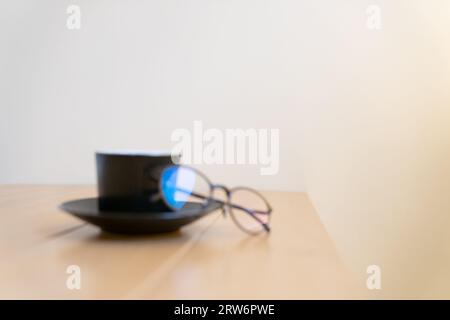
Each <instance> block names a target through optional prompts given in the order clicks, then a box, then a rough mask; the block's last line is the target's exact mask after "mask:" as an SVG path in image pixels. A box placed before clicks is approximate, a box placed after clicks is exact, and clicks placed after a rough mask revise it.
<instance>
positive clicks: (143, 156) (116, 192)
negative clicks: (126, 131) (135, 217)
mask: <svg viewBox="0 0 450 320" xmlns="http://www.w3.org/2000/svg"><path fill="white" fill-rule="evenodd" d="M95 157H96V164H97V188H98V195H99V209H100V210H101V211H121V212H124V211H126V212H164V211H171V210H170V208H169V207H167V205H166V204H165V203H164V201H163V200H162V199H161V197H160V196H159V176H160V173H161V171H162V170H163V169H164V167H166V166H169V165H172V164H173V161H172V158H173V157H172V155H171V154H170V153H169V152H167V153H161V152H146V151H98V152H96V154H95Z"/></svg>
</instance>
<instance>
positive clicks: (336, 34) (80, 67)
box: [0, 0, 450, 297]
mask: <svg viewBox="0 0 450 320" xmlns="http://www.w3.org/2000/svg"><path fill="white" fill-rule="evenodd" d="M69 4H77V5H79V6H80V7H81V10H82V28H81V30H79V31H69V30H67V28H66V18H67V15H66V8H67V6H68V5H69ZM369 4H377V5H379V6H380V8H381V9H382V14H383V16H382V17H383V29H382V30H380V31H370V30H368V29H367V28H366V19H367V16H366V8H367V6H368V5H369ZM0 17H1V18H0V40H1V43H0V68H1V69H0V90H1V93H0V110H1V117H0V130H1V131H0V150H1V158H0V159H1V160H0V161H1V162H0V164H1V165H0V182H1V183H63V184H74V183H75V184H78V183H83V184H84V183H89V184H90V183H94V181H95V180H94V177H95V171H94V158H93V152H94V150H95V149H103V148H140V149H167V148H170V146H171V142H170V134H171V132H172V131H173V130H174V129H176V128H188V129H190V128H192V121H193V120H202V121H203V122H204V124H205V126H206V127H211V128H212V127H214V128H219V129H226V128H279V129H280V130H281V137H280V138H281V141H280V172H279V174H278V175H275V176H271V177H267V176H260V175H259V174H258V172H259V170H258V168H256V167H250V168H242V167H239V166H236V167H234V166H233V167H226V168H222V167H220V168H204V170H205V171H207V173H208V175H209V176H210V177H211V179H213V180H214V181H218V182H223V183H226V184H230V185H236V184H246V185H250V186H255V187H259V188H262V189H272V190H294V191H304V190H306V191H308V193H309V195H310V197H311V199H312V201H313V203H314V205H315V206H316V208H317V210H318V213H319V214H320V216H321V218H322V220H323V221H324V224H325V226H326V227H327V229H328V230H329V232H330V234H331V236H332V237H333V239H334V240H335V242H336V244H337V247H338V249H339V250H340V251H341V252H342V253H343V257H344V258H345V261H346V262H347V263H348V264H349V265H351V266H352V267H353V269H354V270H355V272H356V273H358V274H359V275H360V276H361V277H362V278H364V277H365V276H366V274H365V266H367V265H369V264H377V265H380V266H381V267H382V270H383V272H384V273H383V275H384V278H383V279H384V280H383V287H384V289H385V290H387V291H385V292H389V294H390V297H397V294H401V295H402V297H405V295H410V296H412V297H427V295H428V296H431V297H433V296H436V294H443V295H444V296H447V297H448V295H446V294H450V292H449V291H450V289H449V288H450V277H448V271H447V270H449V269H450V267H449V265H450V262H449V258H448V257H449V256H450V255H449V254H448V251H449V250H448V243H449V240H450V239H449V238H448V236H447V234H448V226H449V225H450V223H449V219H450V218H449V212H450V203H449V199H450V196H449V194H450V192H449V191H450V179H449V178H450V165H449V159H450V157H449V155H450V154H449V153H450V152H449V150H450V129H449V128H450V126H449V119H450V90H449V88H450V72H449V71H450V59H449V57H450V42H449V39H450V18H449V17H450V2H449V1H446V0H433V1H425V0H409V1H406V0H395V1H392V0H389V1H375V0H374V1H365V0H345V1H344V0H341V1H334V0H327V1H325V0H314V1H313V0H302V1H300V0H266V1H262V0H185V1H181V0H177V1H175V0H166V1H138V0H132V1H125V0H120V1H119V0H117V1H112V0H108V1H106V0H104V1H100V0H95V1H92V0H91V1H81V0H73V1H70V2H69V1H56V0H53V1H50V0H39V1H37V0H36V1H34V0H27V1H24V0H15V1H3V2H2V3H1V5H0ZM431 266H432V267H431ZM418 279H420V280H418ZM389 289H391V290H390V291H389Z"/></svg>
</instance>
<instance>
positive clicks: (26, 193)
mask: <svg viewBox="0 0 450 320" xmlns="http://www.w3.org/2000/svg"><path fill="white" fill-rule="evenodd" d="M95 194H96V191H95V188H94V187H79V186H77V187H74V186H15V185H12V186H0V215H1V219H2V220H1V221H2V222H1V224H0V298H2V299H16V298H24V299H41V298H42V299H110V298H114V299H134V298H137V299H140V298H143V299H247V298H248V299H310V298H325V299H328V298H352V297H359V296H360V295H359V294H358V292H359V287H360V286H358V285H357V284H356V283H354V281H353V277H352V275H351V274H350V273H349V272H348V271H347V269H346V268H345V266H344V265H343V263H342V262H341V261H340V259H339V256H338V254H337V252H336V249H335V247H334V245H333V242H332V241H331V239H330V237H329V236H328V234H327V232H326V230H325V228H324V227H323V225H322V223H321V221H320V219H319V217H318V215H317V214H316V213H315V211H314V208H313V207H312V206H311V203H310V201H309V200H308V197H307V196H306V195H305V194H304V193H289V192H266V193H264V194H265V196H267V198H268V199H269V201H270V202H271V203H272V206H273V208H274V210H275V211H274V213H273V218H272V228H273V230H272V233H271V234H270V235H269V236H266V235H261V236H249V235H247V234H245V233H243V232H242V231H240V230H239V229H238V228H237V227H236V226H235V225H234V224H233V222H232V221H231V219H225V218H223V217H222V215H221V214H220V212H219V211H218V212H217V213H213V214H211V215H209V216H207V217H205V218H203V219H200V220H198V221H197V222H195V223H193V224H191V225H188V226H186V227H184V228H182V229H181V231H179V232H175V233H170V234H160V235H147V236H122V235H113V234H107V233H104V232H101V231H100V230H99V229H98V228H96V227H94V226H91V225H88V224H85V223H84V222H82V221H80V220H78V219H76V218H74V217H72V216H70V215H68V214H66V213H64V212H62V211H61V210H60V209H58V205H59V204H60V203H61V202H63V201H66V200H71V199H77V198H82V197H91V196H93V195H95ZM70 265H78V266H79V267H80V268H81V289H80V290H69V289H68V288H67V286H66V280H67V278H68V277H69V274H67V273H66V269H67V267H68V266H70Z"/></svg>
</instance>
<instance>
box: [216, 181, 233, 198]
mask: <svg viewBox="0 0 450 320" xmlns="http://www.w3.org/2000/svg"><path fill="white" fill-rule="evenodd" d="M214 189H221V190H223V191H225V194H226V195H227V197H229V196H230V194H231V191H230V189H228V188H227V187H226V186H224V185H223V184H213V185H212V190H214Z"/></svg>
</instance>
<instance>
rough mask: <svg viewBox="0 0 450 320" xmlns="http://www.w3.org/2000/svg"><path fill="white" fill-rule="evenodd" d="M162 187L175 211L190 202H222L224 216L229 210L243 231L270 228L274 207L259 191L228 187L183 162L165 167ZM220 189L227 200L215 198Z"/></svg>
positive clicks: (252, 231) (162, 191)
mask: <svg viewBox="0 0 450 320" xmlns="http://www.w3.org/2000/svg"><path fill="white" fill-rule="evenodd" d="M159 189H160V193H161V195H162V198H163V200H164V202H165V203H166V204H167V205H168V206H169V207H170V208H171V209H173V210H175V211H178V210H181V209H182V208H183V207H184V206H185V205H186V204H187V203H189V202H196V203H202V204H203V205H204V206H207V205H208V204H209V203H210V202H212V201H214V202H217V203H219V204H220V205H221V209H222V212H223V214H224V216H226V214H227V213H228V214H229V215H230V216H231V218H232V219H233V221H234V222H235V224H236V225H237V226H238V227H239V228H240V229H241V230H243V231H245V232H247V233H250V234H258V233H260V232H262V231H266V232H269V231H270V227H269V222H270V216H271V213H272V208H271V207H270V205H269V202H268V201H267V200H266V199H265V198H264V197H263V196H262V195H261V194H260V193H259V192H257V191H256V190H253V189H250V188H246V187H236V188H233V189H228V188H227V187H225V186H223V185H218V184H213V183H211V181H210V180H209V179H208V178H207V177H206V176H205V175H204V174H203V173H201V172H200V171H198V170H196V169H194V168H191V167H188V166H180V165H173V166H169V167H166V168H164V170H163V171H162V172H161V176H160V179H159ZM218 189H221V190H223V191H224V192H225V194H226V200H220V199H217V198H215V197H213V195H214V192H215V191H216V190H218Z"/></svg>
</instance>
